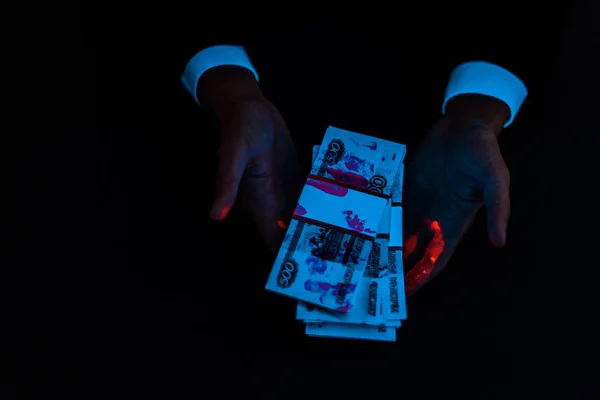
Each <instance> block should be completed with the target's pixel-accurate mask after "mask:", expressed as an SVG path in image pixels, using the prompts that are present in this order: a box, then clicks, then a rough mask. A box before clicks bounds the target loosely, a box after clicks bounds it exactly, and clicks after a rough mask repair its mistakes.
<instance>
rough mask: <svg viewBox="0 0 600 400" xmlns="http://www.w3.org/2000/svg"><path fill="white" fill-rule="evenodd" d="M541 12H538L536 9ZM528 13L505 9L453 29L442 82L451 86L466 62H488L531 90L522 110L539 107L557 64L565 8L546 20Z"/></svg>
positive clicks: (450, 31)
mask: <svg viewBox="0 0 600 400" xmlns="http://www.w3.org/2000/svg"><path fill="white" fill-rule="evenodd" d="M533 11H535V12H538V10H537V9H536V10H533ZM533 11H532V12H528V11H526V10H505V11H504V12H498V13H497V14H496V15H495V16H494V17H493V18H488V19H486V18H480V20H478V21H473V22H472V23H471V24H470V25H469V24H465V25H462V26H455V27H454V28H453V29H449V32H448V35H447V41H446V48H445V52H446V60H447V63H445V64H444V67H443V68H442V70H443V73H442V75H440V77H439V79H440V81H444V80H445V82H446V83H447V82H448V78H449V76H450V74H451V72H452V70H453V69H454V68H456V66H458V65H459V64H461V63H463V62H468V61H487V62H490V63H492V64H496V65H498V66H501V67H503V68H505V69H507V70H508V71H510V72H511V73H513V74H514V75H516V76H517V77H518V78H519V79H520V80H521V81H523V83H524V84H525V86H526V87H527V90H528V96H527V99H526V101H525V106H524V107H523V108H522V109H521V110H523V109H526V108H531V106H532V105H539V103H541V101H542V99H543V94H542V92H543V85H544V82H545V80H546V78H547V76H548V74H549V73H550V72H551V68H552V66H553V65H554V63H555V61H556V56H557V53H556V50H555V49H556V47H557V46H558V43H559V40H560V34H561V31H562V26H563V24H562V21H563V17H564V8H560V7H556V8H555V9H553V10H546V13H545V14H544V18H540V17H539V15H537V16H536V15H534V14H533ZM442 94H443V93H442Z"/></svg>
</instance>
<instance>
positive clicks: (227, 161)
mask: <svg viewBox="0 0 600 400" xmlns="http://www.w3.org/2000/svg"><path fill="white" fill-rule="evenodd" d="M245 168H246V155H245V152H244V149H243V146H240V145H239V144H238V143H236V142H229V141H228V142H225V143H223V144H222V145H221V148H220V149H219V166H218V170H217V187H216V192H215V199H214V201H213V206H212V209H211V211H210V217H211V218H212V219H213V220H215V221H221V220H223V219H224V218H225V217H226V216H227V214H229V211H230V210H231V208H232V207H233V204H234V203H235V200H236V198H237V194H238V186H239V185H240V181H241V180H242V176H243V175H244V170H245Z"/></svg>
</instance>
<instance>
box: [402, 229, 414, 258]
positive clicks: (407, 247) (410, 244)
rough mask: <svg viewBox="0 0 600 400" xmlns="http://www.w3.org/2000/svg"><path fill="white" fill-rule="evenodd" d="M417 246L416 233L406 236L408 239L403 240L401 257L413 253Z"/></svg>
mask: <svg viewBox="0 0 600 400" xmlns="http://www.w3.org/2000/svg"><path fill="white" fill-rule="evenodd" d="M416 248H417V235H416V234H414V235H411V236H409V237H408V239H406V240H405V241H404V251H403V257H402V258H403V259H406V257H408V256H410V255H411V254H412V253H414V251H415V249H416Z"/></svg>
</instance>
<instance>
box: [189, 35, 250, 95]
mask: <svg viewBox="0 0 600 400" xmlns="http://www.w3.org/2000/svg"><path fill="white" fill-rule="evenodd" d="M221 65H236V66H239V67H244V68H247V69H249V70H250V71H252V73H253V74H254V77H255V78H256V80H257V81H258V73H257V72H256V70H255V69H254V66H253V65H252V63H251V62H250V58H249V57H248V54H246V50H244V48H243V47H242V46H213V47H208V48H206V49H204V50H202V51H200V52H199V53H196V55H195V56H194V57H192V58H191V60H190V61H188V63H187V65H186V66H185V70H184V71H183V74H181V83H183V86H184V87H185V88H186V90H187V91H188V92H189V93H190V94H191V95H192V96H193V97H194V100H196V103H198V104H200V102H199V101H198V96H197V93H196V88H197V87H198V81H199V80H200V77H201V76H202V74H203V73H205V72H206V71H208V70H209V69H211V68H214V67H219V66H221Z"/></svg>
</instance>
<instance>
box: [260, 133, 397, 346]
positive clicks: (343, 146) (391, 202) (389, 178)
mask: <svg viewBox="0 0 600 400" xmlns="http://www.w3.org/2000/svg"><path fill="white" fill-rule="evenodd" d="M405 154H406V147H405V146H404V145H402V144H398V143H393V142H390V141H387V140H382V139H378V138H375V137H371V136H367V135H362V134H359V133H355V132H350V131H346V130H342V129H338V128H334V127H329V128H328V129H327V131H326V132H325V137H324V138H323V143H322V144H321V146H315V148H314V149H313V164H312V168H311V172H310V174H309V176H308V178H307V180H306V183H305V186H304V189H303V191H302V193H301V195H300V198H299V200H298V203H297V205H296V209H295V211H294V215H293V217H292V220H291V222H290V225H289V227H288V229H287V232H286V235H285V238H284V240H283V243H282V245H281V248H280V249H279V253H278V255H277V257H276V259H275V263H274V265H273V268H272V270H271V273H270V275H269V279H268V281H267V285H266V289H267V290H270V291H273V292H276V293H279V294H282V295H285V296H288V297H291V298H294V299H297V300H298V306H297V311H296V318H297V319H299V320H302V321H304V322H305V324H306V334H307V335H309V336H321V337H338V338H349V339H370V340H383V341H394V340H395V339H396V328H399V327H400V326H401V323H402V322H401V321H402V320H404V319H406V297H405V293H404V274H403V269H402V182H403V178H404V164H403V161H404V156H405Z"/></svg>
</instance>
